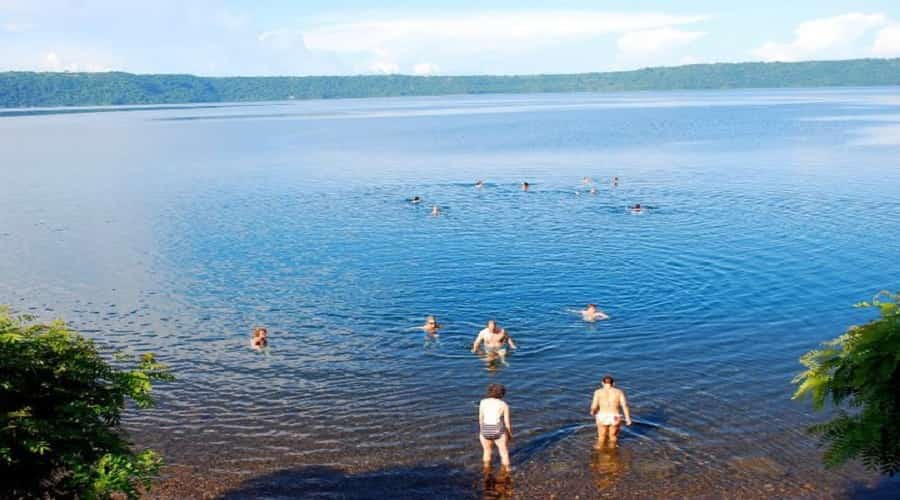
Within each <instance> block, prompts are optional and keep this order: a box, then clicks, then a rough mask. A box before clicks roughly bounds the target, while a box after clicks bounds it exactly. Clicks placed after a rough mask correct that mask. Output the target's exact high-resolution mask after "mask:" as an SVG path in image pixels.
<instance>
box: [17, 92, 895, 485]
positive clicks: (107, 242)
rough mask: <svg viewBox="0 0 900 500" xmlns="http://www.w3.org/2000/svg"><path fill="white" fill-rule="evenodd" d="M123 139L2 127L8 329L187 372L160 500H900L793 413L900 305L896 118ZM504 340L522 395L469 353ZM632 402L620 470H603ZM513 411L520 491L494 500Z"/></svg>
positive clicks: (858, 97)
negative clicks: (486, 437)
mask: <svg viewBox="0 0 900 500" xmlns="http://www.w3.org/2000/svg"><path fill="white" fill-rule="evenodd" d="M103 111H110V112H103V113H84V114H45V115H36V114H27V113H26V114H22V113H19V112H6V113H3V115H4V116H2V117H0V152H2V158H3V161H2V163H0V178H2V182H0V303H8V304H11V305H12V306H13V307H14V308H15V309H16V310H19V311H23V312H31V313H34V314H37V315H39V316H40V317H42V318H45V319H49V318H54V317H59V316H62V317H65V318H66V319H67V320H68V321H70V322H71V324H72V325H73V326H74V327H76V328H77V329H79V330H80V331H82V332H84V333H85V334H86V335H88V336H90V337H92V338H94V339H96V340H97V341H98V342H99V343H100V344H101V345H102V346H103V347H104V348H107V349H110V350H112V349H123V350H127V351H130V352H135V353H140V352H145V351H154V352H156V353H157V354H158V356H159V358H161V359H162V360H163V361H164V362H166V363H168V364H170V365H171V367H172V369H173V370H174V373H175V374H176V375H177V377H178V380H177V381H176V382H174V383H171V384H166V385H162V386H160V387H159V389H158V396H159V406H158V407H157V408H156V409H154V410H150V411H143V412H140V413H131V414H129V417H128V419H127V427H128V428H129V429H130V431H131V432H132V436H133V438H134V440H135V441H136V442H137V443H138V444H139V445H141V446H152V447H154V448H157V449H158V450H160V451H162V452H163V453H164V455H165V457H166V460H167V463H168V464H169V467H168V468H167V469H166V472H165V475H164V477H163V479H162V480H161V481H160V484H159V486H158V489H157V491H158V492H159V494H160V495H162V496H182V497H183V496H198V495H201V494H205V495H219V494H223V495H225V496H226V497H229V498H241V497H253V496H269V497H273V498H276V497H291V496H299V495H320V496H329V495H331V496H329V498H330V497H333V496H334V495H337V496H341V495H343V496H342V497H349V498H368V497H372V496H382V497H383V496H398V495H399V496H421V497H442V496H443V497H473V496H477V497H480V496H481V495H485V496H487V497H503V496H508V495H515V496H518V497H525V498H529V497H545V496H549V495H550V494H557V495H559V497H561V498H574V497H575V495H580V496H581V497H582V498H585V497H591V496H598V495H609V496H615V497H644V498H646V497H653V496H655V497H660V496H673V497H674V496H681V497H683V496H698V495H699V496H731V497H735V496H749V497H765V496H794V497H796V496H809V497H830V496H836V497H840V496H846V495H850V494H862V495H866V494H870V495H874V494H883V495H892V494H896V492H897V490H896V489H891V488H895V487H896V483H884V482H881V483H880V485H879V484H876V483H878V480H877V477H875V476H873V475H871V474H868V473H865V472H863V471H862V469H861V468H860V467H858V466H855V465H850V466H847V467H844V468H840V469H836V470H833V471H825V470H824V469H823V468H822V467H821V466H820V465H819V464H820V461H819V454H820V451H819V449H818V448H817V447H816V439H815V438H814V437H811V436H808V435H807V434H805V432H804V429H805V427H806V426H808V425H809V424H811V423H813V422H816V421H818V420H821V419H824V418H826V417H827V415H826V414H814V413H812V412H811V411H810V410H809V406H810V405H809V403H808V402H793V401H791V400H790V396H791V394H792V390H793V387H792V385H791V379H792V377H793V376H794V375H796V374H797V373H798V372H799V371H800V368H801V367H800V365H799V364H798V361H797V359H798V357H799V356H800V355H801V354H802V353H803V352H805V351H807V350H809V349H811V348H813V347H815V346H816V345H817V343H818V342H820V341H823V340H826V339H830V338H833V337H835V336H837V335H838V334H840V333H841V332H842V331H843V330H844V329H845V328H846V327H847V326H848V325H850V324H854V323H859V322H863V321H866V320H868V319H870V318H871V317H872V315H871V312H869V311H860V310H856V309H853V308H851V307H850V306H851V305H852V304H853V303H855V302H857V301H859V300H867V299H869V298H871V297H872V296H873V295H874V294H875V293H876V292H877V291H879V290H881V289H891V290H897V289H900V263H898V262H900V261H898V255H900V97H898V91H897V89H896V88H890V89H841V90H784V91H728V92H682V93H623V94H571V95H521V96H459V97H456V96H454V97H433V98H396V99H371V100H334V101H316V102H289V103H272V104H253V105H227V106H193V107H192V106H187V107H174V108H172V107H169V108H166V109H152V108H143V109H137V110H134V109H132V110H117V109H112V110H110V109H104V110H103ZM583 176H590V177H592V178H593V179H594V181H595V184H596V186H597V187H598V193H597V194H596V195H591V194H589V193H588V192H587V189H586V187H585V186H583V185H581V183H580V181H581V179H582V177H583ZM613 176H618V177H619V178H620V179H621V182H620V184H619V185H618V186H613V185H612V184H611V183H610V178H611V177H613ZM476 179H484V180H485V181H486V183H487V185H486V187H485V188H483V189H481V190H477V189H475V188H474V187H473V182H474V181H475V180H476ZM522 181H528V182H530V183H531V186H532V188H531V192H528V193H524V192H522V191H521V190H520V189H518V183H520V182H522ZM414 195H419V196H422V197H423V198H424V199H425V201H426V202H425V203H423V204H422V205H420V206H413V205H410V204H409V203H407V202H406V201H405V199H406V198H408V197H411V196H414ZM632 203H641V204H644V205H648V206H650V207H651V208H650V209H649V210H648V211H647V212H646V213H644V214H642V215H639V216H638V215H632V214H630V213H629V212H628V211H627V206H628V205H630V204H632ZM433 204H437V205H439V206H440V207H442V210H443V215H442V216H440V217H430V216H429V215H428V214H429V210H430V206H431V205H433ZM588 302H596V303H598V304H599V305H600V307H601V309H603V310H605V311H606V312H607V313H608V314H609V315H610V316H611V319H610V320H609V321H605V322H599V323H595V324H586V323H584V322H582V321H581V320H580V318H579V317H578V316H577V315H576V314H575V313H573V311H574V310H577V309H579V308H581V307H583V306H584V304H586V303H588ZM426 314H435V315H437V317H438V319H439V321H440V322H441V323H443V324H444V325H445V328H444V329H443V330H441V333H440V335H439V338H438V339H437V340H429V339H427V338H426V337H425V335H424V334H423V333H422V332H421V331H420V330H415V329H414V327H415V326H416V325H420V324H421V323H422V322H423V320H424V317H425V315H426ZM489 318H496V319H497V320H498V321H499V323H500V324H501V325H502V326H505V327H506V328H507V329H508V331H509V333H510V334H511V335H512V336H513V337H514V338H515V339H516V341H517V343H518V344H519V350H518V351H516V352H515V353H513V354H512V355H511V356H510V358H509V359H508V366H502V365H501V366H491V365H488V364H486V363H485V361H484V360H482V359H481V358H479V357H478V356H475V355H473V354H471V353H469V352H468V348H469V346H470V345H471V342H472V340H473V339H474V336H475V335H476V333H477V331H478V330H479V329H480V328H481V327H482V325H483V323H484V322H485V321H486V320H487V319H489ZM257 325H265V326H267V327H268V328H269V332H270V341H271V349H270V351H269V352H268V353H267V354H260V353H256V352H253V351H251V350H250V349H248V347H247V345H248V340H249V333H250V330H251V329H252V328H253V327H254V326H257ZM606 373H611V374H613V375H614V376H615V377H616V378H617V381H618V385H619V387H620V388H622V389H624V390H625V391H626V392H627V393H628V395H629V398H630V401H631V407H632V412H633V415H634V417H635V425H634V426H632V427H631V428H628V429H625V430H624V432H623V437H622V442H621V445H622V446H621V449H620V450H619V451H618V452H617V453H608V452H602V453H598V452H593V451H592V445H593V437H594V429H593V427H592V421H591V419H590V416H589V415H588V406H589V404H590V398H591V392H592V390H593V389H595V388H596V386H597V385H598V384H599V381H600V378H601V377H602V376H603V375H604V374H606ZM490 382H500V383H503V384H505V385H506V386H507V389H508V394H507V401H508V402H509V404H510V406H511V408H512V416H513V425H514V428H515V434H516V435H515V437H516V439H515V442H514V444H513V450H514V451H513V453H514V454H513V464H514V471H513V474H512V476H511V477H510V478H506V477H502V476H499V475H488V476H485V477H483V476H482V475H481V471H480V452H481V451H480V447H479V444H478V441H477V438H476V430H477V426H476V422H475V416H476V413H477V403H478V401H479V399H480V398H481V397H482V394H483V392H484V389H485V386H486V385H487V384H488V383H490Z"/></svg>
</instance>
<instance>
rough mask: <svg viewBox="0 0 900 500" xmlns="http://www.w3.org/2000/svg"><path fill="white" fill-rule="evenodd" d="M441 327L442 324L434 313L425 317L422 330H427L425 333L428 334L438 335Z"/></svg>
mask: <svg viewBox="0 0 900 500" xmlns="http://www.w3.org/2000/svg"><path fill="white" fill-rule="evenodd" d="M440 329H441V324H440V323H438V322H437V318H435V317H434V316H432V315H428V316H427V317H426V318H425V324H424V325H422V330H425V333H427V334H428V335H437V333H438V330H440Z"/></svg>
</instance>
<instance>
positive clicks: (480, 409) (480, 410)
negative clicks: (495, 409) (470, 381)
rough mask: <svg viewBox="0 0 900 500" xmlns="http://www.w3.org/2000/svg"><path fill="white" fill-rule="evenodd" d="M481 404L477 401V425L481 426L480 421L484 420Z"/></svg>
mask: <svg viewBox="0 0 900 500" xmlns="http://www.w3.org/2000/svg"><path fill="white" fill-rule="evenodd" d="M482 406H483V405H482V404H481V403H478V427H479V428H481V423H482V422H484V410H483V409H482Z"/></svg>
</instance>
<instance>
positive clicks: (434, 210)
mask: <svg viewBox="0 0 900 500" xmlns="http://www.w3.org/2000/svg"><path fill="white" fill-rule="evenodd" d="M610 182H611V183H612V185H613V186H618V185H619V177H618V176H615V177H613V178H612V180H611V181H610ZM581 183H582V184H584V185H586V186H590V188H591V189H590V193H591V194H593V195H596V194H597V186H595V185H594V181H593V179H591V178H590V177H587V176H585V177H583V178H582V179H581ZM475 187H476V188H478V189H481V188H483V187H484V181H483V180H481V179H478V180H477V181H475ZM519 187H520V188H521V189H522V191H525V192H527V191H528V190H529V189H530V188H531V184H529V183H528V182H522V184H520V185H519ZM575 194H581V193H580V192H578V191H575ZM423 201H425V200H424V199H422V197H421V196H418V195H416V196H413V197H412V198H410V199H409V202H410V203H412V204H413V205H418V204H420V203H422V202H423ZM628 210H629V211H631V213H633V214H641V213H643V212H644V210H645V208H644V207H642V206H641V204H640V203H636V204H634V205H629V206H628ZM439 215H441V207H439V206H437V205H432V206H431V216H432V217H437V216H439Z"/></svg>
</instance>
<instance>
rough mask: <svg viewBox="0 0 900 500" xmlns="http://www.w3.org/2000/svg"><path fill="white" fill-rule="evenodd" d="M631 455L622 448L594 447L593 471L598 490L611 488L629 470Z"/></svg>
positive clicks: (592, 455) (592, 456) (592, 454)
mask: <svg viewBox="0 0 900 500" xmlns="http://www.w3.org/2000/svg"><path fill="white" fill-rule="evenodd" d="M630 455H631V453H630V452H629V451H627V450H623V449H622V448H610V447H606V448H603V449H597V448H595V449H594V451H593V453H591V473H593V477H594V484H595V485H596V486H597V489H598V490H600V491H602V490H605V489H607V488H609V487H610V486H612V485H613V484H615V483H616V482H618V481H619V479H620V478H621V477H622V476H623V475H625V474H626V473H627V472H628V465H629V461H630V460H631V456H630Z"/></svg>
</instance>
